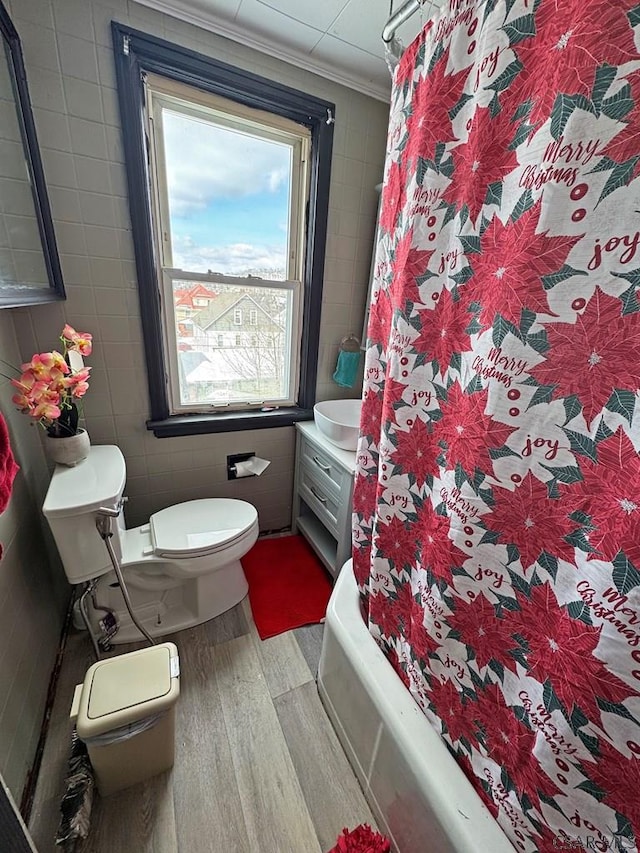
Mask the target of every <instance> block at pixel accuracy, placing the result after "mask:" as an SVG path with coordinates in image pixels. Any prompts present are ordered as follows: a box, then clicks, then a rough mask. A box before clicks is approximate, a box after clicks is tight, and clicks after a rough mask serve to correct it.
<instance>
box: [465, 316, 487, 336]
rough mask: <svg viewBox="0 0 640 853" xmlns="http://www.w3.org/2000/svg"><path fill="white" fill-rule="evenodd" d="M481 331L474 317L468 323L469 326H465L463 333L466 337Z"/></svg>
mask: <svg viewBox="0 0 640 853" xmlns="http://www.w3.org/2000/svg"><path fill="white" fill-rule="evenodd" d="M482 329H483V326H481V325H480V323H479V322H478V318H477V317H474V318H473V320H472V321H471V322H470V323H469V325H468V326H467V328H466V329H465V330H464V331H465V334H467V335H477V334H478V333H479V332H481V331H482Z"/></svg>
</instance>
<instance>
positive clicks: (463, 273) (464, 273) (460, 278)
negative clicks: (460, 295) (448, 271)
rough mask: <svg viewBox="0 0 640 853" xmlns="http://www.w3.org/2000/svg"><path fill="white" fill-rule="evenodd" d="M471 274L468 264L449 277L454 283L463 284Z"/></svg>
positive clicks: (471, 270)
mask: <svg viewBox="0 0 640 853" xmlns="http://www.w3.org/2000/svg"><path fill="white" fill-rule="evenodd" d="M472 275H473V269H472V268H471V267H469V266H467V267H464V268H463V269H461V270H460V272H457V273H455V274H454V275H450V276H449V278H450V279H451V280H452V281H454V282H455V283H456V284H465V283H466V282H467V281H469V279H470V278H471V276H472Z"/></svg>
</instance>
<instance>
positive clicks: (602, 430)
mask: <svg viewBox="0 0 640 853" xmlns="http://www.w3.org/2000/svg"><path fill="white" fill-rule="evenodd" d="M612 435H613V431H612V430H610V429H609V427H608V426H607V425H606V423H605V421H604V418H600V423H599V424H598V431H597V432H596V442H601V441H604V440H605V439H607V438H611V436H612Z"/></svg>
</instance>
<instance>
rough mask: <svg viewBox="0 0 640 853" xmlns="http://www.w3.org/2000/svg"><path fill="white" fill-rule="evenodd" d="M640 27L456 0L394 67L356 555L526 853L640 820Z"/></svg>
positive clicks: (390, 644) (406, 663)
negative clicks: (639, 399) (639, 397)
mask: <svg viewBox="0 0 640 853" xmlns="http://www.w3.org/2000/svg"><path fill="white" fill-rule="evenodd" d="M639 46H640V5H638V0H599V2H585V0H484V2H482V0H449V2H448V3H446V0H445V6H444V8H443V9H442V11H441V15H440V17H439V19H437V20H435V21H434V22H432V24H431V25H430V26H429V27H428V28H426V29H425V30H424V31H423V33H422V34H421V35H420V36H419V37H418V39H417V40H416V41H415V42H414V43H413V44H412V45H411V46H410V47H409V48H408V50H407V51H406V52H405V54H404V56H403V58H402V61H401V63H400V64H399V66H398V67H397V69H396V71H395V78H394V84H393V93H392V102H391V117H390V128H389V136H388V151H387V162H386V167H385V179H384V188H383V195H382V204H381V214H380V222H379V240H378V245H377V254H376V262H375V277H374V285H373V295H372V305H371V314H370V323H369V330H368V346H367V354H366V364H365V386H364V396H363V413H362V423H361V438H360V443H359V447H358V454H357V462H358V468H357V474H356V487H355V496H354V568H355V572H356V576H357V579H358V583H359V585H360V590H361V593H362V597H363V601H364V604H365V609H366V612H367V614H368V621H369V626H370V631H371V633H372V634H373V635H374V637H375V638H376V640H377V642H378V643H379V645H380V646H381V647H382V649H383V650H384V651H385V653H386V655H387V656H388V658H389V660H390V661H391V663H392V665H393V666H394V667H395V669H396V671H397V672H398V674H399V676H400V678H402V679H403V681H404V682H405V684H406V685H407V687H408V689H409V690H410V692H411V694H412V695H413V697H414V698H415V700H416V702H417V703H418V704H419V706H420V707H421V708H422V710H423V711H424V713H425V714H426V716H427V717H428V718H429V720H430V721H431V723H432V724H433V725H434V726H435V727H436V728H437V730H438V731H439V732H441V734H442V736H443V738H444V739H445V741H446V743H447V745H448V746H449V748H450V750H451V752H452V753H453V755H454V756H455V757H456V759H457V761H458V762H459V763H460V765H461V766H462V768H463V770H464V771H465V773H466V774H467V776H468V777H469V779H470V780H471V782H472V783H473V784H474V786H475V788H476V789H477V791H478V793H479V794H480V795H481V796H482V798H483V799H484V801H485V802H486V803H487V805H488V807H489V808H490V810H491V812H492V813H493V814H494V815H495V817H496V819H497V820H498V822H499V823H500V825H501V826H502V828H503V829H504V831H505V833H506V835H507V836H508V837H509V839H510V840H511V842H512V844H513V845H514V847H515V848H516V849H517V850H522V851H531V852H533V851H541V853H545V851H555V850H560V849H566V850H579V849H587V850H590V849H593V850H625V851H634V850H636V843H637V842H636V837H638V838H639V839H640V458H639V456H638V450H639V449H640V404H639V403H638V396H639V387H640V295H639V288H640V180H639V178H638V176H639V174H640V52H639ZM416 749H417V750H419V749H420V744H416Z"/></svg>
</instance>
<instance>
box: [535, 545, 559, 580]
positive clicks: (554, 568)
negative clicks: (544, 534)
mask: <svg viewBox="0 0 640 853" xmlns="http://www.w3.org/2000/svg"><path fill="white" fill-rule="evenodd" d="M536 563H537V564H538V565H539V566H540V568H541V569H544V570H545V572H547V574H549V575H551V577H552V578H553V580H554V581H555V579H556V575H557V574H558V558H557V557H554V556H553V554H548V553H547V552H546V551H543V552H542V553H541V554H540V556H539V557H538V559H537V560H536Z"/></svg>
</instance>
